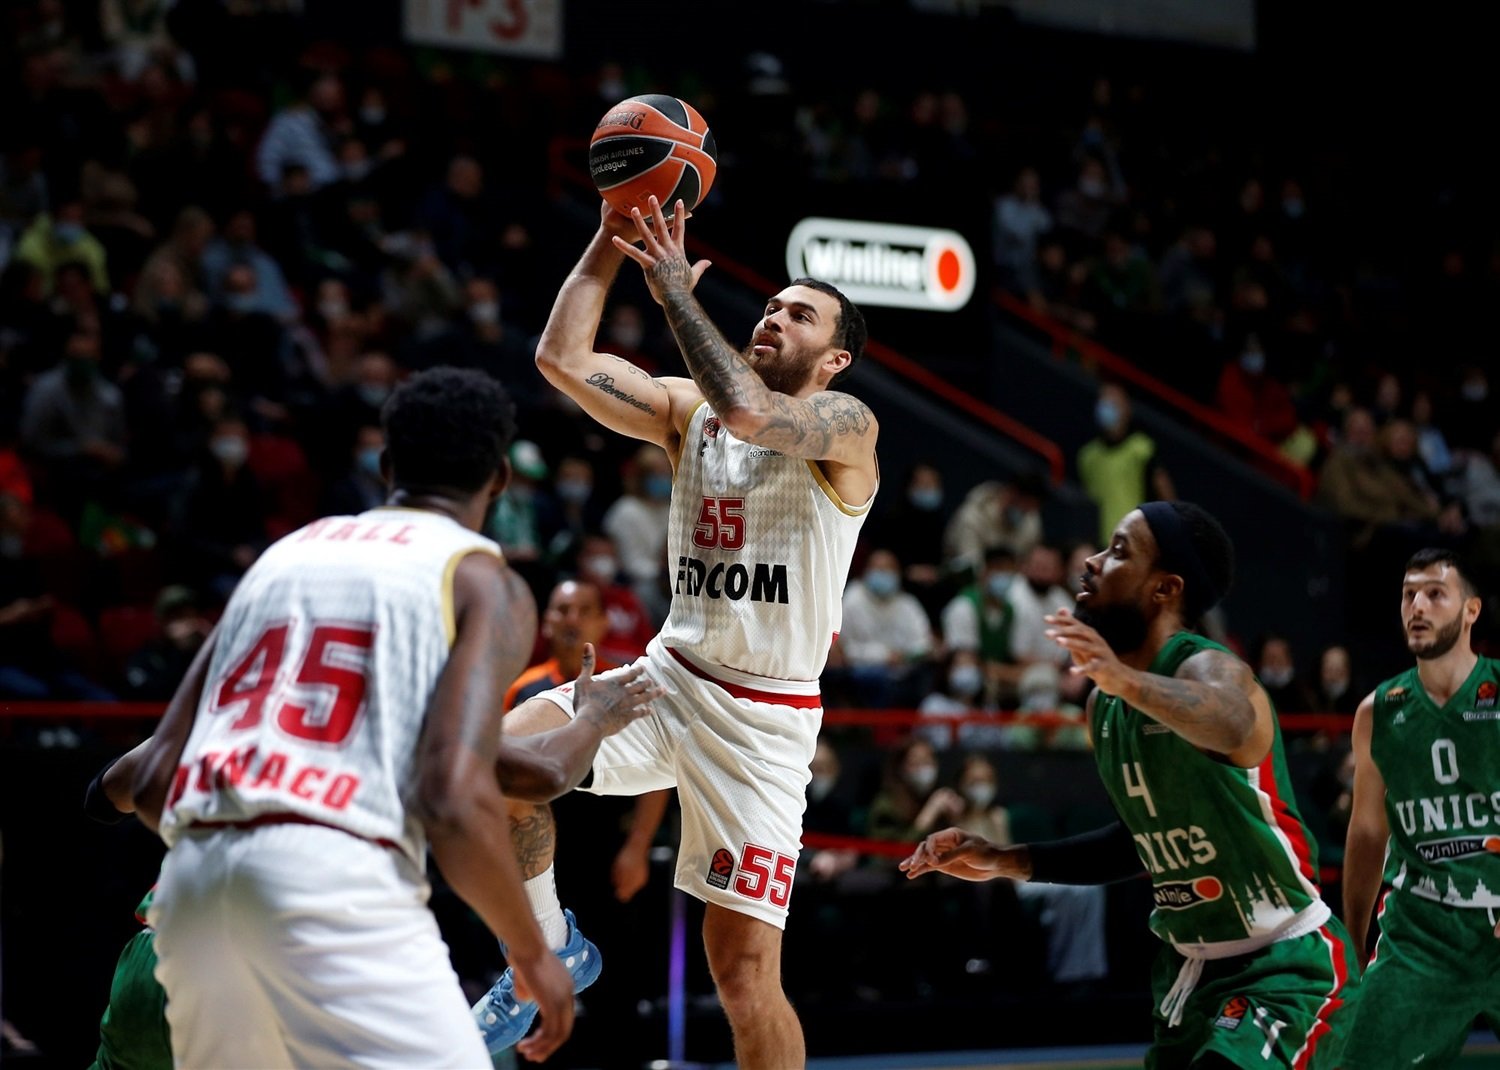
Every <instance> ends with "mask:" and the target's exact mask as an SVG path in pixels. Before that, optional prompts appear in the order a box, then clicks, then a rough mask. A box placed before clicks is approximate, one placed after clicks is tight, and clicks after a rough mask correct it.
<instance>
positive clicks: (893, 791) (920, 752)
mask: <svg viewBox="0 0 1500 1070" xmlns="http://www.w3.org/2000/svg"><path fill="white" fill-rule="evenodd" d="M963 811H964V800H963V796H962V795H960V794H959V793H958V792H956V791H954V790H953V789H952V788H950V787H939V786H938V761H937V754H936V753H935V752H934V751H933V749H932V744H930V743H928V742H927V741H926V740H925V739H922V738H921V737H918V736H913V737H911V738H909V739H907V740H906V742H904V743H902V744H901V746H899V747H897V748H896V749H895V750H894V751H892V752H891V755H890V758H889V759H887V761H886V767H885V773H884V775H883V777H882V778H881V784H880V790H879V791H878V792H877V793H876V795H875V798H874V800H873V801H872V802H871V803H870V813H869V817H868V818H867V822H868V826H869V829H868V831H869V834H870V836H871V837H872V838H874V839H877V840H895V841H897V842H898V843H910V842H912V841H914V840H920V839H921V838H922V837H923V836H926V835H927V834H928V833H929V832H932V831H934V830H936V829H940V828H943V827H945V826H947V825H951V824H953V823H954V822H955V821H957V820H958V818H959V817H960V816H961V815H962V814H963Z"/></svg>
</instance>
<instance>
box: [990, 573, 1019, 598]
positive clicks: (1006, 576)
mask: <svg viewBox="0 0 1500 1070" xmlns="http://www.w3.org/2000/svg"><path fill="white" fill-rule="evenodd" d="M1015 580H1016V577H1015V573H1013V572H994V573H991V574H990V577H989V579H987V580H985V581H984V589H985V590H986V591H988V592H989V595H990V597H991V598H993V599H994V600H995V601H997V602H1003V601H1005V596H1006V595H1008V594H1010V585H1011V584H1012V583H1014V582H1015Z"/></svg>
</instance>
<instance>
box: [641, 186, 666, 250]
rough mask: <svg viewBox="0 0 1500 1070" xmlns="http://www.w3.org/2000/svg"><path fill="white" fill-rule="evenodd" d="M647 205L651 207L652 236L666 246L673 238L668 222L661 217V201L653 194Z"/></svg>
mask: <svg viewBox="0 0 1500 1070" xmlns="http://www.w3.org/2000/svg"><path fill="white" fill-rule="evenodd" d="M646 203H647V204H648V205H649V206H650V207H651V226H652V228H653V229H652V232H651V236H652V237H653V238H655V239H656V240H657V241H659V242H661V243H662V244H663V245H665V244H666V243H667V242H668V240H669V239H670V238H671V237H672V232H671V231H670V230H668V229H667V221H666V220H665V219H663V218H662V217H661V201H659V200H657V199H656V194H654V193H653V194H652V195H651V196H650V197H648V198H646Z"/></svg>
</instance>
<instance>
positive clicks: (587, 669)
mask: <svg viewBox="0 0 1500 1070" xmlns="http://www.w3.org/2000/svg"><path fill="white" fill-rule="evenodd" d="M593 675H594V644H593V643H584V644H583V662H582V664H581V665H580V667H579V669H578V678H579V679H580V680H587V679H589V678H591V677H592V676H593Z"/></svg>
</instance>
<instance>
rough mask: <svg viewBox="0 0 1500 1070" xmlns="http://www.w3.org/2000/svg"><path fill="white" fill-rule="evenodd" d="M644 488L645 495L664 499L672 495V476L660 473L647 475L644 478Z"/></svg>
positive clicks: (658, 499) (660, 499)
mask: <svg viewBox="0 0 1500 1070" xmlns="http://www.w3.org/2000/svg"><path fill="white" fill-rule="evenodd" d="M645 489H646V497H648V498H655V499H656V500H657V501H666V500H667V499H668V498H670V497H671V496H672V477H671V476H669V475H660V474H658V475H649V476H647V477H646V480H645Z"/></svg>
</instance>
